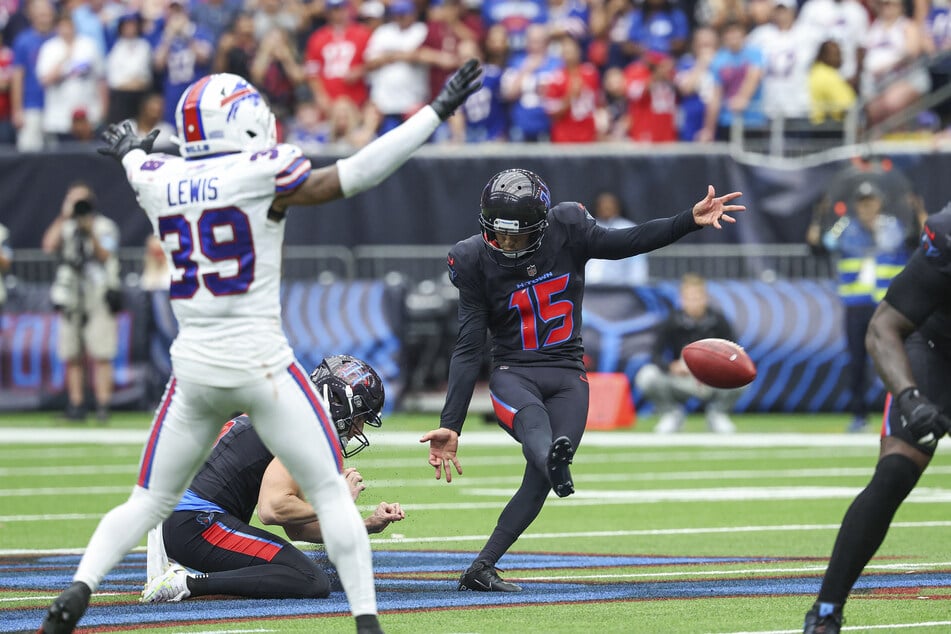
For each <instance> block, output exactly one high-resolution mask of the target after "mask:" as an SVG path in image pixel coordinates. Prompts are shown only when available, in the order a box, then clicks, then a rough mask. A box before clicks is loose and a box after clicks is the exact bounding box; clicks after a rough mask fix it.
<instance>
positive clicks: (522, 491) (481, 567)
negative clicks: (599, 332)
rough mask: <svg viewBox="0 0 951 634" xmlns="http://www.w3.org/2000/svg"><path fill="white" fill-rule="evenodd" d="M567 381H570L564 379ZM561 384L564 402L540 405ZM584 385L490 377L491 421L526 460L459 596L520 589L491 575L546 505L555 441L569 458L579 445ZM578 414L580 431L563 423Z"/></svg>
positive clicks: (560, 374) (552, 377)
mask: <svg viewBox="0 0 951 634" xmlns="http://www.w3.org/2000/svg"><path fill="white" fill-rule="evenodd" d="M566 373H567V374H566ZM568 375H570V378H569V379H566V378H565V377H567V376H568ZM563 383H571V384H572V387H571V390H570V391H571V394H567V392H566V394H565V395H564V397H563V398H559V397H557V396H550V397H549V401H548V402H545V401H543V400H542V399H543V398H544V396H543V395H544V394H552V395H554V394H559V392H560V390H561V389H565V388H564V386H563ZM574 384H577V385H574ZM587 385H588V384H587V383H586V382H584V381H582V380H581V373H580V372H577V371H569V370H560V369H552V368H532V369H526V368H517V369H510V370H496V371H495V372H493V374H492V377H491V378H490V381H489V390H490V392H491V394H492V402H493V406H494V407H495V412H496V416H497V417H498V419H499V424H500V425H501V426H502V428H503V429H505V430H506V431H508V432H509V433H510V434H511V435H512V436H513V437H514V438H515V439H516V440H518V441H519V442H520V443H522V451H523V453H524V454H525V457H526V465H525V472H524V474H523V476H522V483H521V485H520V486H519V488H518V490H517V491H516V492H515V494H514V495H513V496H512V499H511V500H510V501H509V503H508V504H506V505H505V508H504V509H503V510H502V513H501V514H500V515H499V520H498V523H497V524H496V527H495V529H494V530H493V531H492V534H491V535H490V536H489V539H488V541H487V542H486V544H485V546H484V547H483V548H482V550H481V551H480V552H479V554H478V556H477V557H476V559H475V561H474V562H473V564H472V565H471V566H470V567H469V569H468V570H466V571H465V572H464V573H463V575H462V578H461V579H460V582H459V589H460V590H480V591H495V592H517V591H519V590H521V588H520V587H519V586H517V585H515V584H513V583H509V582H505V581H503V580H502V579H501V578H500V577H499V576H498V574H497V573H496V571H495V564H496V563H497V562H498V561H499V559H501V557H502V555H504V554H505V553H506V552H508V550H509V548H511V547H512V544H514V543H515V541H516V540H517V539H518V538H519V536H521V534H522V533H524V532H525V530H526V529H527V528H528V527H529V526H530V525H531V523H532V522H533V521H535V518H536V517H538V514H539V513H540V512H541V510H542V507H543V506H544V504H545V500H546V498H547V497H548V492H549V491H550V490H551V488H552V481H551V480H550V479H549V474H548V472H549V462H550V461H549V457H550V454H551V452H552V448H553V445H555V444H556V443H557V442H558V439H559V438H563V437H566V438H567V439H568V440H569V441H570V443H571V447H572V452H573V448H574V447H577V444H578V443H579V442H580V441H581V434H582V433H583V431H584V421H585V417H586V415H587V404H588V399H587ZM582 397H583V399H582ZM579 403H581V405H579ZM556 407H560V408H564V411H561V412H558V413H556V412H555V411H554V408H556ZM582 410H583V412H582ZM579 413H580V416H581V428H580V429H578V428H577V421H575V424H574V426H573V427H574V428H572V425H568V424H565V423H564V422H563V421H562V418H563V417H565V416H568V417H573V418H577V416H578V414H579ZM556 417H557V418H556ZM564 471H565V474H566V475H562V476H560V477H562V478H566V481H567V482H568V483H570V477H571V476H570V473H569V472H568V470H567V467H566V466H565V469H564Z"/></svg>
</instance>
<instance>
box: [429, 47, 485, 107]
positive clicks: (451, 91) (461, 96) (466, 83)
mask: <svg viewBox="0 0 951 634" xmlns="http://www.w3.org/2000/svg"><path fill="white" fill-rule="evenodd" d="M481 76H482V66H481V65H480V64H479V62H478V60H475V59H470V60H469V61H468V62H466V63H465V64H463V65H462V67H461V68H460V69H459V70H457V71H456V72H455V73H453V75H452V77H450V78H449V81H447V82H446V85H445V86H443V89H442V91H440V93H439V94H438V95H437V96H436V98H435V99H433V102H432V103H431V104H429V105H431V106H432V107H433V110H435V111H436V114H438V115H439V118H440V119H442V120H443V121H445V120H446V119H448V118H449V117H450V116H451V115H452V113H453V112H455V111H456V108H458V107H459V106H461V105H462V104H463V103H465V101H466V99H467V98H468V97H469V95H471V94H472V93H474V92H475V91H477V90H478V89H479V88H481V87H482V80H481V79H480V77H481Z"/></svg>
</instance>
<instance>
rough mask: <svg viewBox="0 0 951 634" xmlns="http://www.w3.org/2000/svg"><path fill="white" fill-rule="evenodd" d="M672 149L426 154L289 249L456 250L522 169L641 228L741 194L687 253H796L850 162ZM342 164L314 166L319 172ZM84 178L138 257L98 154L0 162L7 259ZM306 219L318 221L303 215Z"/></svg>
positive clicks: (36, 235)
mask: <svg viewBox="0 0 951 634" xmlns="http://www.w3.org/2000/svg"><path fill="white" fill-rule="evenodd" d="M684 147H686V148H689V147H690V146H676V148H674V149H668V148H666V147H665V146H645V147H635V146H631V145H626V146H621V147H620V148H618V147H617V146H604V147H602V146H586V147H580V148H576V147H567V146H565V147H558V146H552V145H544V146H508V147H506V146H502V148H499V147H496V148H494V149H493V148H489V149H486V148H475V149H474V148H470V147H468V146H466V147H460V148H448V149H447V148H444V147H432V148H424V149H423V151H421V153H420V154H418V155H416V156H415V157H414V158H412V159H410V161H409V162H408V163H407V164H406V165H405V166H403V167H402V168H401V169H400V170H399V171H398V172H397V175H396V176H395V177H392V178H390V179H388V180H386V181H384V182H383V183H382V184H381V185H380V186H378V187H376V188H374V189H372V190H370V191H367V192H364V193H363V194H360V195H359V196H356V197H354V198H352V199H350V200H342V201H337V202H334V203H330V204H328V205H325V206H323V207H321V208H320V210H319V211H318V210H310V209H308V210H305V211H303V212H302V211H300V210H298V211H297V212H295V213H292V214H290V215H289V217H288V221H287V224H288V226H287V243H288V244H289V245H342V246H347V247H354V246H361V245H384V244H385V245H393V244H411V245H424V244H435V245H444V244H453V243H455V242H457V241H458V240H461V239H463V238H466V237H467V236H469V235H472V234H473V233H476V231H477V227H478V225H477V222H476V214H477V213H478V201H479V196H480V194H481V192H482V188H483V186H484V184H485V182H486V181H487V180H488V178H489V177H490V176H491V175H492V174H493V173H495V172H496V171H498V170H501V169H505V168H508V167H513V166H519V167H525V168H527V169H531V170H534V171H536V172H538V173H539V174H541V175H542V176H543V177H544V178H545V179H546V181H547V182H548V183H549V185H550V186H551V189H552V194H553V198H554V199H555V200H559V201H564V200H575V201H578V202H582V203H585V204H590V203H593V201H594V198H595V196H596V195H597V193H598V192H600V191H603V190H610V191H614V192H616V193H618V194H619V195H620V197H621V199H622V200H623V201H624V204H625V205H626V207H627V211H626V214H627V216H629V217H630V218H631V219H633V220H635V221H637V222H643V221H645V220H649V219H651V218H655V217H660V216H667V215H671V214H672V213H675V212H677V211H680V210H682V209H686V208H688V207H690V206H692V205H693V204H694V203H695V202H696V201H698V200H699V199H700V198H701V197H702V196H703V195H704V194H705V193H706V186H707V184H708V183H709V184H713V185H714V186H715V187H716V188H717V190H718V191H719V192H727V191H733V190H738V191H742V192H743V193H744V197H743V203H744V204H746V206H747V207H748V209H749V210H750V213H748V214H747V215H746V217H745V218H744V220H743V222H742V223H739V224H737V226H736V228H735V230H731V231H724V232H714V231H704V232H700V233H697V234H693V235H691V236H688V237H687V238H686V239H685V240H684V242H685V243H687V244H690V243H698V242H702V243H711V242H726V243H746V244H772V243H800V242H802V239H803V236H804V235H805V231H806V227H807V225H808V223H809V219H810V215H811V213H812V209H813V206H814V205H815V203H816V202H817V201H818V200H819V198H820V197H821V195H822V194H823V192H824V191H825V190H826V188H827V187H828V184H829V182H830V180H831V179H832V178H833V177H834V176H835V174H836V173H837V172H838V171H839V170H841V169H843V168H845V167H847V166H848V164H849V162H848V161H833V162H827V163H820V164H810V165H806V164H805V163H801V162H800V163H793V162H789V161H785V162H782V163H777V162H775V161H772V162H771V161H769V160H768V159H767V158H766V157H761V158H760V159H755V158H753V159H751V158H749V157H740V158H742V160H738V159H737V158H734V157H732V156H731V155H729V154H728V153H726V152H725V151H720V150H719V149H717V150H711V151H708V152H705V153H697V151H696V149H694V150H692V151H689V152H688V151H687V150H685V149H679V148H684ZM889 157H890V158H891V159H892V161H893V162H894V164H895V165H896V166H897V167H898V168H899V169H900V170H902V171H903V172H904V173H905V174H906V175H907V177H908V178H909V180H910V181H911V182H912V186H913V188H914V190H915V191H917V192H918V193H919V194H921V195H922V196H923V198H924V201H925V205H926V208H927V209H928V210H929V211H931V212H934V211H936V210H938V209H939V208H941V207H943V206H944V205H945V203H946V202H947V201H948V199H949V198H951V190H949V189H948V186H947V176H946V175H947V174H949V173H951V154H948V153H931V154H923V153H905V154H902V153H892V154H889ZM336 158H337V157H332V156H319V157H313V159H312V160H313V163H314V165H315V166H319V165H327V164H330V163H331V162H333V161H334V160H335V159H336ZM77 179H82V180H85V181H88V182H89V183H90V184H91V185H92V186H93V188H94V189H95V191H96V193H97V195H98V196H99V200H100V207H101V211H102V212H103V213H104V214H105V215H107V216H109V217H111V218H112V219H113V220H115V221H116V222H117V223H118V224H119V227H120V229H121V232H122V244H123V245H124V246H141V245H142V244H143V242H144V241H145V238H146V236H147V235H148V233H149V232H150V227H149V223H148V221H147V219H146V217H145V214H143V213H141V212H140V211H138V206H137V205H136V202H135V198H134V195H133V193H132V190H131V189H130V188H129V186H128V184H127V183H126V181H125V179H124V176H123V173H122V170H121V168H120V167H119V166H118V165H117V164H116V163H115V162H113V161H111V160H110V159H108V158H106V157H103V156H100V155H99V154H96V153H66V154H35V155H22V154H21V155H18V154H6V155H0V222H2V223H3V224H5V225H6V226H7V227H8V228H9V229H10V231H11V237H10V241H11V245H12V246H13V247H14V248H17V247H19V248H30V247H37V246H39V244H40V238H41V236H42V233H43V230H44V229H45V228H46V226H47V225H48V224H49V222H51V221H52V220H53V218H54V217H55V216H56V214H57V213H59V210H60V205H61V202H62V198H63V195H64V193H65V191H66V188H67V186H68V185H69V183H71V182H73V181H74V180H77ZM310 212H313V213H310Z"/></svg>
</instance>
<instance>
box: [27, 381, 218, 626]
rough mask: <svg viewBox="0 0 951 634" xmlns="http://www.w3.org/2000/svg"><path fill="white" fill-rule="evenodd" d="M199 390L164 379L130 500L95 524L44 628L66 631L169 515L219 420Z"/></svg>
mask: <svg viewBox="0 0 951 634" xmlns="http://www.w3.org/2000/svg"><path fill="white" fill-rule="evenodd" d="M206 390H208V388H201V387H198V386H195V385H192V384H188V383H186V382H183V381H176V379H175V378H174V377H173V378H172V379H171V380H169V383H168V387H167V389H166V392H165V395H164V396H163V397H162V401H161V403H160V404H159V407H158V409H157V410H156V414H155V418H154V420H153V423H152V428H151V430H150V432H149V438H148V441H147V442H146V445H145V448H144V450H143V452H142V458H141V461H140V465H139V476H138V481H137V482H136V485H135V487H134V488H133V491H132V495H131V496H130V497H129V499H128V500H127V501H126V502H124V503H123V504H120V505H119V506H117V507H115V508H113V509H112V510H111V511H109V512H108V513H106V515H105V516H103V518H102V520H100V522H99V525H98V526H97V527H96V530H95V532H94V533H93V535H92V538H90V540H89V544H88V545H87V546H86V550H85V553H84V554H83V557H82V559H81V560H80V562H79V567H78V568H77V570H76V574H75V575H74V576H73V585H71V586H70V587H69V588H68V589H67V590H66V591H65V592H63V594H61V595H60V597H58V598H57V599H56V600H55V601H54V602H53V605H52V606H51V607H50V611H49V614H48V616H47V618H46V620H45V621H44V623H43V626H42V628H41V631H43V632H71V631H72V629H73V627H75V625H76V622H77V621H78V620H79V618H80V617H81V616H82V614H83V612H85V609H86V606H87V605H88V602H89V595H90V594H91V593H92V592H94V591H95V590H96V589H97V588H98V587H99V584H100V582H101V581H102V578H103V577H104V576H105V575H106V573H108V572H109V571H110V570H112V568H113V567H114V566H115V565H116V564H117V563H118V562H119V560H121V559H122V558H123V557H124V556H125V555H126V554H127V553H128V552H129V551H130V550H131V549H132V548H133V547H134V546H135V545H136V544H138V543H139V541H140V540H141V539H142V538H143V537H144V536H145V534H146V533H147V532H148V531H149V530H150V529H151V528H153V527H154V526H155V525H156V524H158V523H159V522H161V521H162V520H163V519H165V517H166V516H168V514H169V513H171V511H172V509H173V508H174V507H175V504H176V503H177V502H178V500H179V499H180V498H181V496H182V493H183V492H184V491H185V488H186V487H187V486H188V483H189V482H191V479H192V477H194V475H195V473H196V472H197V471H198V468H199V467H200V466H201V464H202V462H203V461H204V460H205V458H206V457H207V455H208V453H209V452H210V450H211V445H212V443H213V442H214V439H215V437H216V435H217V432H218V429H219V428H220V425H216V424H214V423H211V422H210V420H220V417H219V416H218V415H216V414H214V413H213V411H214V408H213V405H212V403H211V402H209V400H208V399H207V398H206V394H205V391H206Z"/></svg>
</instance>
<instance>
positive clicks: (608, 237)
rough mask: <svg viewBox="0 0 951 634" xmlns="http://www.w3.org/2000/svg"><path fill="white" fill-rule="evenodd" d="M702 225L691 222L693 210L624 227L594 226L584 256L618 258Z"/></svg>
mask: <svg viewBox="0 0 951 634" xmlns="http://www.w3.org/2000/svg"><path fill="white" fill-rule="evenodd" d="M701 228H702V227H701V226H700V225H698V224H697V223H695V222H694V221H693V210H692V209H688V210H686V211H682V212H680V213H679V214H677V215H676V216H671V217H670V218H657V219H656V220H648V221H647V222H645V223H643V224H639V225H637V226H636V227H630V228H628V229H606V228H604V227H599V226H597V225H595V226H594V227H592V228H591V229H590V231H589V233H588V256H589V257H591V258H597V259H603V260H619V259H621V258H627V257H630V256H632V255H637V254H638V253H647V252H648V251H653V250H654V249H659V248H661V247H665V246H667V245H668V244H672V243H674V242H676V241H677V240H679V239H681V238H682V237H684V236H685V235H687V234H688V233H692V232H694V231H697V230H698V229H701Z"/></svg>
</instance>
